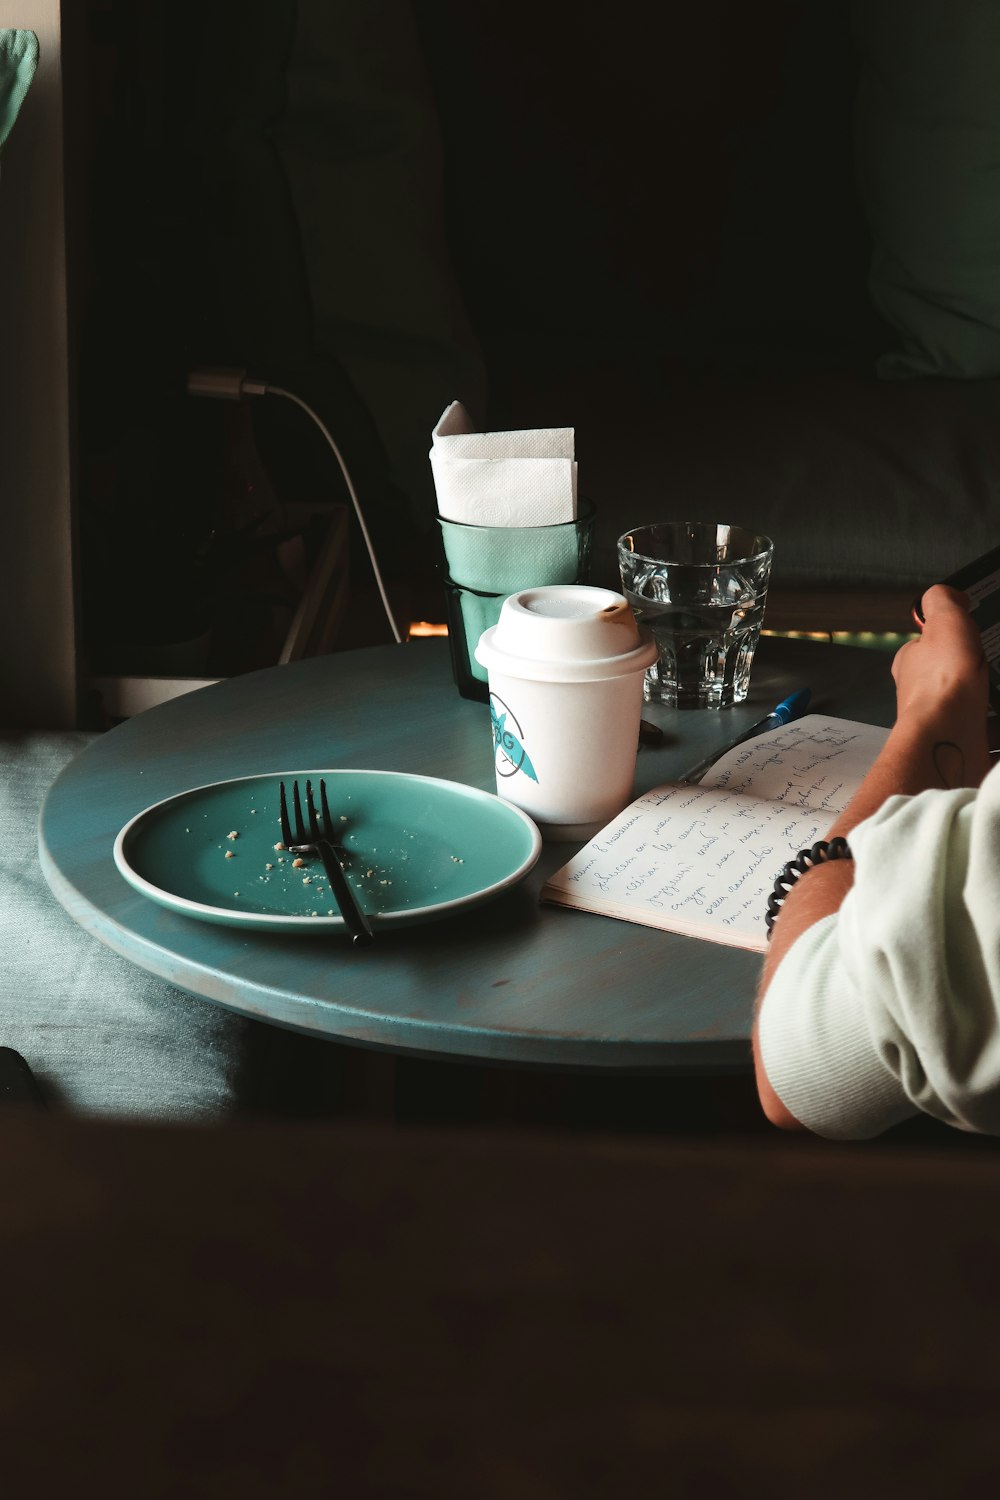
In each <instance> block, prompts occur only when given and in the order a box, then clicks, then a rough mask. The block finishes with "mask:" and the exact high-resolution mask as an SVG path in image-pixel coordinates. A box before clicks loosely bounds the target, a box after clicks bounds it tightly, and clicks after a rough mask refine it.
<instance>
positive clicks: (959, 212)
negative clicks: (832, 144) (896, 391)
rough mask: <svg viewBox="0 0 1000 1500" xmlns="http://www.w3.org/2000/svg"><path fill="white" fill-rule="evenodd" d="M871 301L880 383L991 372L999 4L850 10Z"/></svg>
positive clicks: (997, 363)
mask: <svg viewBox="0 0 1000 1500" xmlns="http://www.w3.org/2000/svg"><path fill="white" fill-rule="evenodd" d="M854 28H855V36H856V40H857V44H858V48H859V53H860V64H861V71H860V83H859V94H858V111H857V142H858V163H859V173H860V183H861V190H862V193H863V196H864V198H865V202H866V205H867V210H868V214H869V220H870V224H871V229H872V234H873V238H874V242H875V247H874V251H873V257H872V267H871V280H870V285H871V292H872V296H873V298H874V300H875V303H876V305H877V306H878V308H879V310H880V312H881V313H882V315H883V316H884V317H885V318H886V319H887V321H888V322H889V323H890V324H891V325H892V326H893V327H894V328H895V329H896V330H897V332H898V333H899V335H900V339H901V348H900V349H899V350H898V351H895V352H891V353H887V354H886V355H885V356H884V357H883V358H882V359H881V361H880V362H879V366H878V370H879V374H880V375H882V376H885V377H888V378H895V379H898V378H907V377H913V376H921V375H941V376H949V377H959V378H963V377H964V378H969V377H973V378H983V377H996V376H998V375H1000V192H998V183H1000V83H998V80H1000V5H997V4H996V3H995V0H949V3H948V4H946V5H945V4H942V3H941V0H855V4H854Z"/></svg>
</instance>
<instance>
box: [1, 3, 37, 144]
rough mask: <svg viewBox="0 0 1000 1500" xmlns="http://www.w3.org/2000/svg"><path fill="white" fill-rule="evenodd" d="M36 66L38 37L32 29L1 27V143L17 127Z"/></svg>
mask: <svg viewBox="0 0 1000 1500" xmlns="http://www.w3.org/2000/svg"><path fill="white" fill-rule="evenodd" d="M37 66H38V38H37V37H36V35H35V33H34V32H33V31H9V30H0V147H2V146H3V144H4V142H5V141H6V139H7V137H8V136H9V135H10V133H11V130H12V129H13V128H14V121H15V120H16V119H17V116H18V111H19V110H20V108H21V105H22V104H23V103H24V96H25V95H26V94H27V92H28V89H29V88H30V87H31V80H32V79H33V78H34V76H35V69H36V67H37Z"/></svg>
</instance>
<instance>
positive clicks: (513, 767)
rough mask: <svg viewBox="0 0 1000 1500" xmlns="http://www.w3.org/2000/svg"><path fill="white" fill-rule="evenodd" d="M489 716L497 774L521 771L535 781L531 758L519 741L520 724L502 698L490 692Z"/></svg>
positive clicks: (515, 773) (505, 774) (510, 774)
mask: <svg viewBox="0 0 1000 1500" xmlns="http://www.w3.org/2000/svg"><path fill="white" fill-rule="evenodd" d="M490 718H491V720H492V721H493V758H494V760H495V761H496V768H497V775H498V776H516V775H517V773H518V771H523V772H524V774H525V776H530V777H531V779H532V781H537V780H538V777H537V776H536V774H535V768H534V766H533V765H532V764H531V758H530V756H529V755H528V752H527V750H525V748H524V746H523V744H522V743H521V737H522V730H521V726H520V724H519V723H518V722H517V720H516V719H515V717H514V715H513V714H512V713H511V711H510V709H509V708H508V707H507V705H506V703H504V702H503V700H502V699H500V698H498V697H497V696H496V694H495V693H491V694H490Z"/></svg>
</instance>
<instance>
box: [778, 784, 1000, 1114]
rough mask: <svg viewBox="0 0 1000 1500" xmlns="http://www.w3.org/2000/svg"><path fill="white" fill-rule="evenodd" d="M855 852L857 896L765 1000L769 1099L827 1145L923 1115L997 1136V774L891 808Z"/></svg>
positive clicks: (790, 964)
mask: <svg viewBox="0 0 1000 1500" xmlns="http://www.w3.org/2000/svg"><path fill="white" fill-rule="evenodd" d="M849 842H850V845H851V849H852V851H853V853H854V858H855V868H854V885H853V888H852V890H851V892H850V893H849V895H848V896H847V897H846V899H845V900H844V902H843V904H842V906H841V908H840V910H839V911H838V912H837V913H836V914H835V915H834V916H831V917H826V918H824V919H823V920H822V921H820V922H818V923H816V924H815V925H814V926H813V927H811V928H809V929H808V931H806V932H805V933H803V934H802V936H801V937H799V938H798V939H797V941H796V942H795V943H794V944H793V946H792V947H791V948H790V949H789V951H788V953H787V954H786V955H785V957H784V958H783V959H782V961H781V963H780V964H779V965H778V968H777V970H776V971H775V973H774V975H773V977H772V979H771V983H770V985H769V987H768V989H767V992H766V994H765V996H764V1000H763V1003H762V1006H761V1013H760V1020H759V1040H760V1048H761V1056H762V1059H763V1063H764V1068H765V1071H766V1073H767V1076H768V1078H769V1080H770V1082H771V1085H772V1087H773V1088H774V1090H775V1092H776V1093H777V1095H778V1097H779V1098H780V1099H781V1100H782V1102H783V1103H784V1104H785V1106H786V1108H787V1109H789V1110H790V1111H791V1113H792V1114H793V1115H794V1116H795V1118H796V1119H797V1120H799V1121H800V1122H801V1123H802V1124H803V1125H805V1126H807V1127H808V1128H809V1129H810V1130H813V1131H815V1132H816V1134H818V1135H823V1136H828V1137H830V1138H831V1139H852V1138H853V1139H863V1138H865V1137H869V1136H873V1135H878V1134H880V1132H881V1131H883V1130H887V1129H888V1128H889V1127H890V1126H891V1125H895V1124H897V1123H898V1122H899V1121H900V1120H904V1119H906V1118H908V1117H909V1116H912V1115H915V1114H919V1113H920V1112H921V1111H923V1112H924V1113H926V1114H929V1115H933V1116H935V1117H936V1118H937V1119H939V1120H944V1121H945V1122H946V1123H948V1124H949V1125H954V1126H957V1127H958V1128H959V1129H962V1130H970V1131H979V1132H982V1133H984V1134H990V1135H1000V767H997V768H996V769H994V770H993V771H991V773H990V774H989V775H988V776H987V778H986V780H985V781H984V782H983V784H982V786H981V787H980V789H979V791H978V792H975V791H971V790H965V789H962V790H958V791H930V792H922V793H921V794H920V795H919V796H916V797H890V798H889V799H888V800H887V801H886V802H885V803H884V804H883V806H882V807H881V808H879V810H878V812H877V813H875V814H874V815H873V816H872V817H871V818H869V819H867V820H866V821H865V822H864V823H862V824H860V825H859V826H858V827H857V828H856V829H855V830H854V831H853V833H852V834H851V835H850V839H849ZM806 878H807V879H808V876H807V877H806Z"/></svg>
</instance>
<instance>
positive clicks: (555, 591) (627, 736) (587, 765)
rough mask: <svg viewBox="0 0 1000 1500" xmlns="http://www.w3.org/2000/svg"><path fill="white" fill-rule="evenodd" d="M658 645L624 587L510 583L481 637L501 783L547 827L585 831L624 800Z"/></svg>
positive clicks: (507, 797) (502, 790) (557, 832)
mask: <svg viewBox="0 0 1000 1500" xmlns="http://www.w3.org/2000/svg"><path fill="white" fill-rule="evenodd" d="M656 654H657V652H656V643H655V641H654V640H653V638H652V636H651V635H650V633H649V631H647V630H640V628H639V627H638V625H637V624H636V621H635V616H634V614H633V613H632V608H631V605H630V604H629V602H628V600H627V599H626V598H625V597H624V595H622V594H616V593H614V592H613V591H612V590H611V589H599V588H590V587H588V586H587V585H585V584H554V585H551V586H548V587H546V588H534V589H522V590H521V591H520V592H519V593H516V594H512V595H511V596H510V598H509V599H505V600H504V603H503V607H502V609H501V611H500V618H499V620H498V621H497V623H496V625H494V626H493V627H492V628H491V629H489V630H487V631H485V632H484V633H483V635H482V636H481V637H480V640H479V644H478V646H477V647H476V660H477V661H478V662H480V663H481V664H482V665H483V666H484V667H485V668H486V670H487V673H488V676H489V691H490V713H491V717H492V722H493V751H494V759H495V762H496V776H497V794H498V795H499V796H500V797H502V798H503V799H504V801H506V802H513V803H514V804H515V805H516V806H517V807H520V808H521V809H522V810H523V811H524V812H526V813H528V815H529V816H530V817H532V818H533V819H534V820H535V822H536V823H537V824H538V825H539V827H540V829H541V831H542V834H543V836H544V837H545V838H548V839H579V840H585V839H588V838H590V837H591V835H592V834H594V833H597V832H598V830H599V829H601V828H603V827H604V825H605V823H607V822H608V821H609V820H610V819H611V818H613V817H615V815H616V814H617V813H620V812H621V810H622V808H623V807H625V806H626V805H627V804H628V802H629V801H630V800H631V796H632V783H633V780H634V777H635V758H636V753H637V749H638V743H639V719H640V716H641V713H642V684H643V675H644V673H645V670H646V668H647V667H648V666H651V665H652V663H653V662H654V661H655V660H656Z"/></svg>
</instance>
